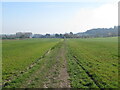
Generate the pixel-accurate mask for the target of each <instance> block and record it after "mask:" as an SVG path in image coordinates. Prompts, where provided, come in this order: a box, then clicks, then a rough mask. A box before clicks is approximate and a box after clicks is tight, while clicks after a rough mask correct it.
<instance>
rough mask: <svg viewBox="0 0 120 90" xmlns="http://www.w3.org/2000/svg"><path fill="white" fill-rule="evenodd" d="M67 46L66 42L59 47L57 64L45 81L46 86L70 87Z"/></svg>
mask: <svg viewBox="0 0 120 90" xmlns="http://www.w3.org/2000/svg"><path fill="white" fill-rule="evenodd" d="M65 55H66V47H65V42H64V43H63V44H62V45H61V47H60V48H59V50H58V52H57V54H56V56H55V58H56V64H55V65H54V67H53V68H52V69H51V70H50V73H49V74H48V76H47V82H45V84H44V87H45V88H49V87H51V88H70V81H69V80H68V79H69V75H68V73H67V61H66V57H65Z"/></svg>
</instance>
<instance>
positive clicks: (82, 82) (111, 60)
mask: <svg viewBox="0 0 120 90" xmlns="http://www.w3.org/2000/svg"><path fill="white" fill-rule="evenodd" d="M67 45H68V64H69V69H68V71H69V72H70V77H71V82H72V86H73V87H81V86H82V87H92V88H94V87H102V88H108V87H111V88H116V87H118V40H117V38H94V39H68V40H67Z"/></svg>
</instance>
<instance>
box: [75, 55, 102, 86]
mask: <svg viewBox="0 0 120 90" xmlns="http://www.w3.org/2000/svg"><path fill="white" fill-rule="evenodd" d="M73 58H74V59H75V62H76V63H77V64H78V65H79V66H80V67H81V68H82V69H83V70H84V71H85V73H86V74H87V75H88V77H90V79H91V80H92V81H93V82H94V83H95V84H96V85H97V86H98V87H99V88H101V86H100V85H99V84H98V82H97V81H96V80H95V79H94V78H93V76H92V75H91V74H90V73H89V72H88V71H87V70H86V69H85V68H84V67H83V66H82V65H81V64H80V62H79V61H78V59H77V58H76V56H73Z"/></svg>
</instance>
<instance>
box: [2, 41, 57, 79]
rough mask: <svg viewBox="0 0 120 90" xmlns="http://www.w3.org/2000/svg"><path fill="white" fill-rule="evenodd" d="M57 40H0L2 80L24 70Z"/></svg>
mask: <svg viewBox="0 0 120 90" xmlns="http://www.w3.org/2000/svg"><path fill="white" fill-rule="evenodd" d="M58 42H59V39H27V40H4V41H3V42H2V46H3V47H2V62H3V66H2V68H3V69H2V71H3V80H6V79H9V78H10V77H11V76H13V75H14V76H16V75H17V74H19V73H20V71H24V70H25V69H26V68H27V67H28V66H29V65H30V64H32V63H34V62H35V61H36V60H37V59H38V58H40V57H41V56H43V55H44V54H45V53H46V52H47V51H48V50H49V49H51V48H52V47H53V46H54V45H55V44H56V43H58Z"/></svg>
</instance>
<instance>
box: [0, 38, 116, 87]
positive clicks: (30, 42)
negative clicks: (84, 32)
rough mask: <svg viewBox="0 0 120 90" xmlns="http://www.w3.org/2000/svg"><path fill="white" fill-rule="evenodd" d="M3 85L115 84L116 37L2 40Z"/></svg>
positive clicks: (86, 85) (109, 85) (90, 85)
mask: <svg viewBox="0 0 120 90" xmlns="http://www.w3.org/2000/svg"><path fill="white" fill-rule="evenodd" d="M2 45H3V47H2V49H3V51H2V62H3V66H2V71H3V73H2V75H3V76H2V78H3V84H4V87H18V88H27V87H28V88H31V87H32V88H50V87H51V88H60V87H61V88H62V87H69V88H70V87H73V88H117V87H118V39H117V37H109V38H86V39H65V40H63V39H26V40H3V42H2Z"/></svg>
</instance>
